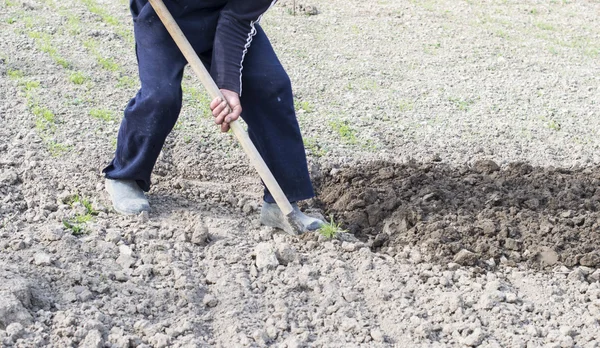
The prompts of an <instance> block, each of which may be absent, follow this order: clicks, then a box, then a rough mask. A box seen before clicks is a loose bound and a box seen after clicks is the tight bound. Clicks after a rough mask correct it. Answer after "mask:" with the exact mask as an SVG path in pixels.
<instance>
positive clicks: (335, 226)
mask: <svg viewBox="0 0 600 348" xmlns="http://www.w3.org/2000/svg"><path fill="white" fill-rule="evenodd" d="M318 231H319V233H320V234H321V235H322V236H323V237H325V238H327V239H333V238H335V237H336V236H337V234H338V233H346V232H348V231H346V230H344V229H342V227H341V224H339V223H336V222H335V221H333V216H330V217H329V222H328V223H326V224H325V225H323V226H321V228H319V230H318Z"/></svg>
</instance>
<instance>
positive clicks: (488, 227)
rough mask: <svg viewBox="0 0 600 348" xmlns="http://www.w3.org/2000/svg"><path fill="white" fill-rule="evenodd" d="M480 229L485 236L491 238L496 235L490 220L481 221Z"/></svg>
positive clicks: (494, 227)
mask: <svg viewBox="0 0 600 348" xmlns="http://www.w3.org/2000/svg"><path fill="white" fill-rule="evenodd" d="M480 227H481V229H482V230H483V234H485V235H486V236H493V235H495V234H496V231H497V229H496V224H494V222H493V221H492V220H485V221H483V222H482V223H481V225H480Z"/></svg>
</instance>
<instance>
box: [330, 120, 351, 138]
mask: <svg viewBox="0 0 600 348" xmlns="http://www.w3.org/2000/svg"><path fill="white" fill-rule="evenodd" d="M329 126H330V127H331V129H333V131H334V132H336V133H337V134H338V135H339V136H340V138H342V140H344V141H345V142H347V143H349V144H356V131H355V130H354V129H352V127H350V125H349V124H348V122H347V121H339V120H335V121H331V122H329Z"/></svg>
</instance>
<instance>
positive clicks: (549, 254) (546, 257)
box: [539, 249, 558, 266]
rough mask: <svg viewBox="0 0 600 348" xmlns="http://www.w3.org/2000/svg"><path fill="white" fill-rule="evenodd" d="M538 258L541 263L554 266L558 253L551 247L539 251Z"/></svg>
mask: <svg viewBox="0 0 600 348" xmlns="http://www.w3.org/2000/svg"><path fill="white" fill-rule="evenodd" d="M539 259H540V261H541V263H542V265H546V266H554V265H555V264H556V263H557V262H558V253H557V252H556V251H554V250H552V249H546V250H543V251H541V252H540V254H539Z"/></svg>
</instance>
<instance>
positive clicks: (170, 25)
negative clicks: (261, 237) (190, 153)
mask: <svg viewBox="0 0 600 348" xmlns="http://www.w3.org/2000/svg"><path fill="white" fill-rule="evenodd" d="M149 1H150V4H151V5H152V7H153V8H154V11H155V12H156V14H158V17H159V18H160V20H161V21H162V23H163V24H164V26H165V27H166V28H167V30H168V31H169V34H171V37H172V38H173V40H174V41H175V43H176V44H177V47H179V49H180V50H181V53H183V56H184V57H185V59H187V61H188V63H189V64H190V66H191V67H192V70H193V71H194V73H196V75H197V76H198V78H199V79H200V81H201V82H202V85H204V88H206V90H207V91H208V94H209V95H210V96H211V98H212V99H215V98H217V97H219V98H221V99H222V100H225V98H224V97H223V94H222V93H221V91H220V90H219V88H218V87H217V85H216V84H215V81H214V80H213V79H212V77H211V76H210V74H209V72H208V71H207V70H206V68H205V67H204V64H202V61H201V60H200V58H199V57H198V54H196V51H194V48H193V47H192V45H191V44H190V42H189V41H188V40H187V38H186V37H185V35H184V34H183V32H182V31H181V29H180V28H179V25H178V24H177V22H176V21H175V19H174V18H173V16H172V15H171V13H170V12H169V10H168V9H167V7H166V6H165V4H164V3H163V1H162V0H149ZM248 1H251V0H248ZM229 127H230V128H231V130H232V131H233V133H234V134H235V136H236V137H237V139H238V141H239V142H240V144H241V145H242V148H243V149H244V152H246V155H247V156H248V158H249V159H250V163H251V164H252V165H253V166H254V168H255V169H256V171H257V172H258V175H260V178H261V179H262V180H263V182H264V183H265V185H266V186H267V188H268V189H269V192H270V193H271V195H272V196H273V198H274V199H275V202H276V203H277V206H279V209H281V211H282V212H283V213H284V214H285V215H289V214H290V213H292V211H293V208H292V205H291V204H290V202H289V201H288V200H287V198H286V196H285V194H284V193H283V191H282V190H281V187H279V184H278V183H277V180H275V177H274V176H273V174H272V173H271V171H270V170H269V168H268V167H267V165H266V164H265V161H264V160H263V159H262V157H261V156H260V154H259V153H258V150H256V147H255V146H254V144H253V143H252V141H251V140H250V138H249V137H248V133H246V131H245V130H244V128H243V127H242V126H241V125H240V123H239V122H238V121H237V120H236V121H233V122H231V123H230V124H229Z"/></svg>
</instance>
